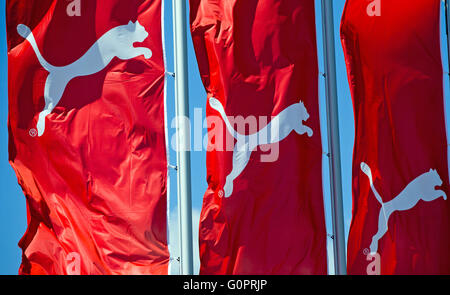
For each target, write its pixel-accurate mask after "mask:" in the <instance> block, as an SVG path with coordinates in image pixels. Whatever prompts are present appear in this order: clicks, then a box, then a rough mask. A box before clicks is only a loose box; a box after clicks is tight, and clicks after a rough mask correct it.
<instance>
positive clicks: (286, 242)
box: [190, 0, 327, 274]
mask: <svg viewBox="0 0 450 295" xmlns="http://www.w3.org/2000/svg"><path fill="white" fill-rule="evenodd" d="M190 7H191V30H192V38H193V42H194V47H195V50H196V54H197V59H198V64H199V68H200V73H201V76H202V79H203V83H204V85H205V87H206V90H207V93H208V101H207V118H208V125H209V127H210V128H209V133H208V135H209V146H208V153H207V179H208V185H209V187H208V190H207V191H206V193H205V196H204V201H203V208H202V213H201V219H200V234H199V238H200V260H201V268H200V273H201V274H326V272H327V267H326V262H327V258H326V257H327V256H326V231H325V220H324V208H323V196H322V181H321V176H322V145H321V136H320V127H319V108H318V65H317V48H316V31H315V19H314V17H315V15H314V1H313V0H282V1H280V0H267V1H236V0H227V1H212V0H191V1H190ZM224 123H225V124H224ZM233 123H234V124H233ZM236 126H237V127H236ZM230 143H231V144H230ZM221 147H223V149H224V150H221Z"/></svg>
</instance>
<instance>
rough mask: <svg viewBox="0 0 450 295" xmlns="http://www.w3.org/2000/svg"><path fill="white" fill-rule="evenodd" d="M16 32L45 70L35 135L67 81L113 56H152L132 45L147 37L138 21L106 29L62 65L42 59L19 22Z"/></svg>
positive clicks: (95, 70)
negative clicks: (77, 54)
mask: <svg viewBox="0 0 450 295" xmlns="http://www.w3.org/2000/svg"><path fill="white" fill-rule="evenodd" d="M17 32H18V33H19V35H20V36H22V37H23V38H25V39H26V40H27V41H28V42H29V43H30V45H31V47H32V48H33V50H34V52H35V54H36V56H37V58H38V60H39V63H40V64H41V65H42V67H43V68H44V69H45V70H46V71H48V72H49V75H48V77H47V80H46V82H45V89H44V98H45V107H44V110H43V111H42V112H41V113H40V114H39V119H38V123H37V130H38V136H41V135H42V134H43V133H44V130H45V117H46V116H47V115H48V114H50V113H51V112H52V111H53V109H54V108H55V107H56V105H57V104H58V103H59V101H60V99H61V97H62V96H63V94H64V91H65V89H66V86H67V84H68V83H69V82H70V81H71V80H72V79H73V78H75V77H80V76H89V75H92V74H95V73H98V72H100V71H101V70H103V69H104V68H105V67H106V66H107V65H108V64H109V63H110V62H111V61H112V60H113V58H114V57H118V58H120V59H122V60H128V59H133V58H135V57H138V56H141V55H143V56H144V57H145V58H146V59H149V58H150V57H151V56H152V51H151V50H150V49H148V48H145V47H133V44H134V43H136V42H143V41H144V40H145V39H147V37H148V33H147V31H146V30H145V28H144V27H143V26H142V25H141V24H140V23H139V22H138V21H136V22H135V23H133V22H131V21H130V22H129V23H128V24H127V25H123V26H118V27H115V28H113V29H111V30H109V31H108V32H106V33H105V34H104V35H103V36H102V37H100V39H98V40H97V42H95V43H94V44H93V45H92V46H91V48H89V49H88V51H87V52H86V53H85V54H84V55H83V56H82V57H81V58H80V59H78V60H76V61H75V62H73V63H71V64H69V65H67V66H64V67H57V66H53V65H51V64H50V63H49V62H47V61H46V60H45V59H44V57H43V56H42V54H41V52H40V51H39V47H38V46H37V43H36V40H35V38H34V35H33V32H32V31H31V29H30V28H29V27H27V26H26V25H23V24H20V25H18V26H17Z"/></svg>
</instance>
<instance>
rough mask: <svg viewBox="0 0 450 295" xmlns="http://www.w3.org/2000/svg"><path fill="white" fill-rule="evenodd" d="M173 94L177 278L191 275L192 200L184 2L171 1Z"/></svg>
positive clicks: (192, 265) (192, 269) (183, 0)
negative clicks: (179, 263)
mask: <svg viewBox="0 0 450 295" xmlns="http://www.w3.org/2000/svg"><path fill="white" fill-rule="evenodd" d="M172 3H173V11H174V15H173V18H174V36H175V38H174V40H175V44H174V53H175V89H176V90H175V92H176V95H175V96H176V108H177V155H178V157H177V158H178V212H179V218H180V250H181V274H183V275H192V274H193V273H194V263H193V249H192V246H193V245H192V200H191V158H190V140H189V138H190V128H189V126H188V125H187V124H186V123H187V122H186V118H189V101H188V99H189V92H188V91H189V89H188V64H187V36H186V34H187V32H188V28H187V19H186V1H185V0H173V2H172Z"/></svg>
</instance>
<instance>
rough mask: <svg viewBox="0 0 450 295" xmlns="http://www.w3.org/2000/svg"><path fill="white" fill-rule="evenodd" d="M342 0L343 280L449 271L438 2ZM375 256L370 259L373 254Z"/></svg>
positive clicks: (449, 206) (449, 224)
mask: <svg viewBox="0 0 450 295" xmlns="http://www.w3.org/2000/svg"><path fill="white" fill-rule="evenodd" d="M379 5H380V2H379V1H360V0H348V1H347V3H346V6H345V10H344V15H343V19H342V27H341V32H342V43H343V46H344V51H345V58H346V61H347V66H348V76H349V82H350V86H351V92H352V97H353V104H354V111H355V122H356V139H355V149H354V155H353V220H352V223H351V228H350V235H349V239H348V271H349V273H351V274H366V273H368V274H370V273H381V274H450V252H449V249H450V236H449V232H450V203H449V201H448V200H447V196H448V194H449V190H448V188H449V187H448V184H449V182H448V166H447V139H446V129H445V117H444V102H443V80H442V79H443V72H442V62H441V53H440V30H439V15H440V1H439V0H433V1H431V0H430V1H423V0H398V1H384V2H382V5H381V6H379ZM375 253H376V254H375Z"/></svg>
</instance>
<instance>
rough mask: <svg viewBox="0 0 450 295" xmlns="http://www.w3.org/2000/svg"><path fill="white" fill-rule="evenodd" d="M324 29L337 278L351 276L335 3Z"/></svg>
mask: <svg viewBox="0 0 450 295" xmlns="http://www.w3.org/2000/svg"><path fill="white" fill-rule="evenodd" d="M322 29H323V44H324V45H323V48H324V61H325V62H324V64H325V80H326V81H325V85H326V86H325V88H326V96H327V126H328V149H329V154H330V155H329V163H330V178H331V180H330V190H331V202H332V204H331V212H332V220H333V235H334V236H333V244H334V267H335V273H336V274H337V275H345V274H347V263H346V257H345V254H346V253H345V252H346V251H345V232H344V210H343V205H342V177H341V151H340V144H339V138H340V137H339V115H338V103H337V83H336V57H335V46H334V19H333V2H332V0H322Z"/></svg>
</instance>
